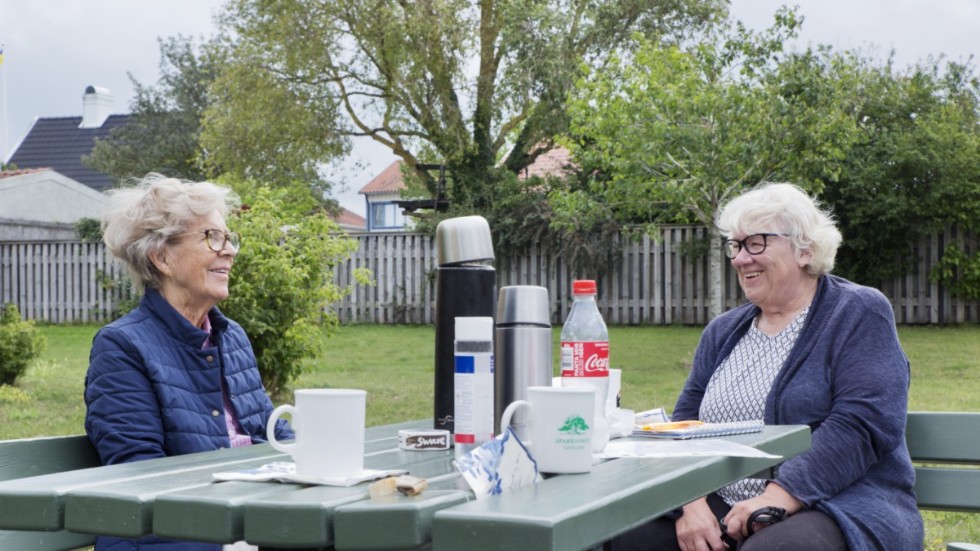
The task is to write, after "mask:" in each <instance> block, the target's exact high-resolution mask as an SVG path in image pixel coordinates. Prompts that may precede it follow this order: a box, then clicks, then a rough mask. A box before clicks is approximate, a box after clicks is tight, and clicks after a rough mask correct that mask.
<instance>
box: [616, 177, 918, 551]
mask: <svg viewBox="0 0 980 551" xmlns="http://www.w3.org/2000/svg"><path fill="white" fill-rule="evenodd" d="M718 226H719V227H720V229H721V231H722V233H723V234H724V235H725V240H724V243H723V244H722V245H723V250H724V253H725V255H726V256H728V258H730V259H731V264H732V267H733V268H734V269H735V271H736V272H737V274H738V281H739V285H740V286H741V288H742V291H743V292H744V294H745V297H746V298H747V299H748V303H747V304H744V305H742V306H740V307H738V308H735V309H733V310H731V311H729V312H726V313H724V314H722V315H720V316H718V317H717V318H715V319H714V320H712V321H711V323H710V324H709V325H708V326H707V328H705V331H704V333H703V335H702V336H701V341H700V343H699V344H698V348H697V350H696V352H695V356H694V364H693V366H692V370H691V373H690V375H689V377H688V380H687V382H686V384H685V386H684V389H683V390H682V392H681V394H680V397H679V398H678V400H677V403H676V405H675V407H674V411H673V416H672V420H689V419H699V420H702V421H706V422H729V421H744V420H753V419H763V420H765V422H766V423H767V424H799V425H809V426H810V428H811V431H812V437H813V446H812V448H811V449H810V450H809V451H808V452H806V453H804V454H802V455H799V456H797V457H794V458H792V459H788V460H787V461H786V462H785V463H783V464H782V465H781V466H780V467H779V469H778V472H777V474H776V475H775V477H773V478H772V479H760V478H749V479H744V480H741V481H739V482H736V483H734V484H732V485H730V486H727V487H725V488H722V489H720V490H718V491H717V492H715V493H712V494H710V495H708V496H707V497H705V498H702V499H698V500H696V501H694V502H691V503H688V504H687V505H685V506H684V507H683V509H678V510H677V511H674V513H673V514H671V515H667V516H665V517H661V518H659V519H655V520H653V521H651V522H650V523H647V524H645V525H643V526H641V527H639V528H637V529H635V530H633V531H631V532H629V533H627V534H625V535H623V536H621V537H619V538H617V539H616V540H615V541H614V542H613V549H627V550H647V549H649V550H653V549H656V550H661V549H681V550H684V551H694V550H708V549H711V550H715V551H720V550H723V549H729V548H731V547H733V546H735V545H737V546H738V548H739V549H740V550H742V551H752V550H761V549H794V550H810V549H812V550H818V549H819V550H822V551H828V550H851V551H858V550H870V549H888V550H910V551H911V550H921V549H922V546H923V528H922V519H921V516H920V515H919V512H918V510H917V509H916V505H915V494H914V491H913V485H914V482H915V473H914V470H913V468H912V462H911V460H910V458H909V454H908V450H907V448H906V446H905V418H906V414H907V404H908V388H909V382H910V371H909V362H908V359H907V357H906V356H905V353H904V352H903V351H902V347H901V345H900V344H899V341H898V334H897V332H896V329H895V320H894V316H893V313H892V309H891V305H890V304H889V303H888V300H887V299H885V297H884V296H883V295H882V294H881V293H880V292H879V291H877V290H875V289H872V288H869V287H863V286H860V285H856V284H854V283H852V282H849V281H847V280H845V279H843V278H840V277H836V276H833V275H830V271H831V269H832V268H833V266H834V256H835V255H836V252H837V247H838V246H839V244H840V241H841V235H840V232H839V231H838V230H837V228H836V227H835V224H834V222H833V220H832V218H831V217H830V216H829V215H828V214H827V213H825V212H823V211H822V210H821V209H820V207H819V206H818V204H817V203H816V201H814V200H813V199H812V198H810V197H809V196H808V195H807V194H806V193H805V192H803V191H802V190H801V189H800V188H798V187H796V186H794V185H791V184H764V185H761V186H760V187H757V188H756V189H753V190H751V191H749V192H747V193H744V194H743V195H741V196H739V197H737V198H735V199H733V200H732V201H731V202H729V203H728V204H727V205H725V207H724V208H723V209H722V211H721V214H720V216H719V218H718Z"/></svg>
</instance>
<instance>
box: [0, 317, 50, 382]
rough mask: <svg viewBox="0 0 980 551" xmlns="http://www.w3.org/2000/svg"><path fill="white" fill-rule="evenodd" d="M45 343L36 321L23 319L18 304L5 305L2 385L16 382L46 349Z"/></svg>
mask: <svg viewBox="0 0 980 551" xmlns="http://www.w3.org/2000/svg"><path fill="white" fill-rule="evenodd" d="M44 345H45V341H44V337H43V336H42V335H41V334H40V333H39V332H38V330H37V328H36V327H34V323H33V322H30V321H24V320H21V319H20V311H18V310H17V306H16V305H14V304H6V305H4V307H3V312H2V313H0V385H13V384H14V383H16V382H17V378H18V377H20V376H21V375H23V374H24V373H25V372H26V371H27V366H28V365H29V364H30V363H31V360H33V359H34V358H36V357H38V356H40V355H41V352H43V351H44Z"/></svg>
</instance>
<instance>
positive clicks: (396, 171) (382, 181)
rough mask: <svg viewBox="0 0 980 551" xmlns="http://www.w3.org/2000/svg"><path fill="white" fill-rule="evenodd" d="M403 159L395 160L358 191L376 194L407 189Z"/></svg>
mask: <svg viewBox="0 0 980 551" xmlns="http://www.w3.org/2000/svg"><path fill="white" fill-rule="evenodd" d="M401 164H402V162H401V161H395V162H393V163H391V164H390V165H388V168H386V169H384V170H382V171H381V174H378V175H377V176H375V177H374V178H373V179H372V180H371V181H370V182H368V183H367V185H366V186H364V187H362V188H361V190H360V191H359V192H358V193H360V194H363V195H375V194H378V193H396V192H399V191H401V190H403V189H405V182H403V181H402V172H401Z"/></svg>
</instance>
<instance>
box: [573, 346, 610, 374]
mask: <svg viewBox="0 0 980 551" xmlns="http://www.w3.org/2000/svg"><path fill="white" fill-rule="evenodd" d="M561 376H562V377H608V376H609V342H608V341H597V342H575V341H571V342H567V341H563V342H562V343H561Z"/></svg>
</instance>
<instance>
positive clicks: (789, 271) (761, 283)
mask: <svg viewBox="0 0 980 551" xmlns="http://www.w3.org/2000/svg"><path fill="white" fill-rule="evenodd" d="M759 233H762V232H759ZM746 237H747V235H735V236H732V238H733V239H736V240H741V239H745V238H746ZM765 240H766V247H765V250H763V251H762V252H760V253H759V254H749V252H748V251H747V250H745V247H741V248H740V250H739V251H738V254H736V255H735V256H734V257H733V258H732V259H731V262H732V267H733V268H735V271H736V272H737V273H738V282H739V285H741V287H742V292H743V293H745V297H746V298H747V299H748V300H749V301H751V302H752V303H753V304H755V305H756V306H759V307H760V308H762V309H763V310H768V309H776V310H779V309H782V308H783V307H784V306H786V305H788V304H790V303H791V302H792V300H793V299H794V298H795V297H797V296H798V295H799V293H800V292H801V289H802V288H803V287H804V285H805V283H806V282H807V281H808V280H811V279H812V277H811V276H810V275H809V274H808V273H807V271H806V265H807V263H808V262H809V256H810V255H809V253H808V252H806V251H804V252H803V253H802V254H801V255H800V258H797V256H796V253H795V251H794V250H793V244H792V242H791V241H790V240H789V239H787V238H786V237H784V236H783V235H768V236H767V237H766V238H765Z"/></svg>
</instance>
